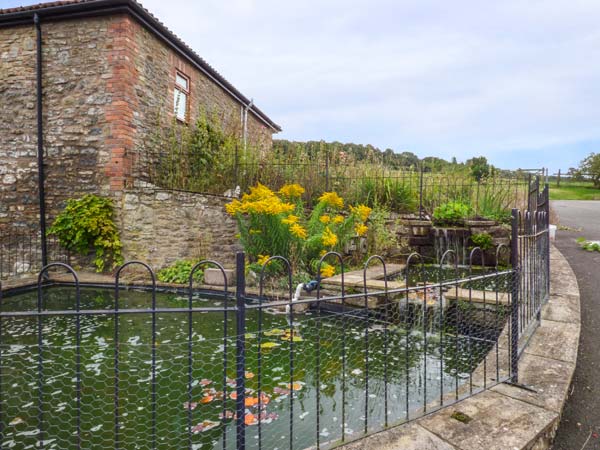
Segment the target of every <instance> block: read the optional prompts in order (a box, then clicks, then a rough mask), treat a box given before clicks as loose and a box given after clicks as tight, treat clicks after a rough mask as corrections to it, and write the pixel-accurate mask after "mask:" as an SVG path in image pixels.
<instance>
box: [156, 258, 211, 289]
mask: <svg viewBox="0 0 600 450" xmlns="http://www.w3.org/2000/svg"><path fill="white" fill-rule="evenodd" d="M196 263H197V261H190V260H185V259H182V260H179V261H175V262H174V263H173V264H171V265H170V266H168V267H165V268H164V269H161V270H159V271H158V273H157V277H158V281H162V282H163V283H178V284H186V283H189V281H190V273H191V272H192V268H193V267H194V265H195V264H196ZM203 279H204V272H203V270H202V269H198V270H196V271H195V272H194V281H196V282H198V283H202V280H203Z"/></svg>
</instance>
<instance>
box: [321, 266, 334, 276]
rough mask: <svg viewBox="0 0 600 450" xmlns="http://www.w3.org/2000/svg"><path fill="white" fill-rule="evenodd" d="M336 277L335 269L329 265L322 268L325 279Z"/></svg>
mask: <svg viewBox="0 0 600 450" xmlns="http://www.w3.org/2000/svg"><path fill="white" fill-rule="evenodd" d="M334 275H335V267H334V266H331V265H329V264H323V265H322V266H321V276H322V277H323V278H329V277H332V276H334Z"/></svg>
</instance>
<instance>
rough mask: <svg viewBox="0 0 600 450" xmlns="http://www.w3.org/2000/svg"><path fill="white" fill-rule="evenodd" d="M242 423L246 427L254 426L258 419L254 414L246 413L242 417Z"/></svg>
mask: <svg viewBox="0 0 600 450" xmlns="http://www.w3.org/2000/svg"><path fill="white" fill-rule="evenodd" d="M244 423H245V424H246V426H250V425H256V424H257V423H258V418H257V417H256V416H255V415H254V414H251V413H248V414H246V416H245V417H244Z"/></svg>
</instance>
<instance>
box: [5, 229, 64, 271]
mask: <svg viewBox="0 0 600 450" xmlns="http://www.w3.org/2000/svg"><path fill="white" fill-rule="evenodd" d="M46 243H47V246H48V258H49V260H50V261H57V262H65V263H66V262H69V259H70V254H69V252H68V251H67V250H65V249H63V248H62V247H61V246H60V244H59V242H58V240H57V239H56V237H54V236H50V237H49V238H48V239H47V240H46ZM41 247H42V244H41V238H40V232H39V230H31V229H28V228H23V229H21V228H6V229H3V230H0V280H6V279H11V278H13V279H14V278H18V277H22V276H27V275H31V274H35V273H37V272H39V271H40V270H41V269H42V263H41V261H42V249H41Z"/></svg>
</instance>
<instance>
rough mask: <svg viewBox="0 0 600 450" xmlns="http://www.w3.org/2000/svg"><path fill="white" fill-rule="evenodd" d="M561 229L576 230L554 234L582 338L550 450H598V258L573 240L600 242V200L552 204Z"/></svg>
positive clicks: (599, 419)
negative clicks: (572, 287) (572, 286)
mask: <svg viewBox="0 0 600 450" xmlns="http://www.w3.org/2000/svg"><path fill="white" fill-rule="evenodd" d="M552 207H553V208H554V210H555V211H556V212H557V213H558V215H559V218H560V224H561V225H566V226H569V227H573V228H581V231H558V233H557V239H556V246H557V247H558V249H559V250H560V251H561V252H562V253H563V254H564V255H565V257H566V258H567V260H568V261H569V263H570V264H571V267H572V268H573V271H574V272H575V275H576V277H577V281H578V283H579V290H580V293H581V325H582V327H581V335H580V339H579V354H578V359H577V368H576V369H575V375H574V377H573V385H572V387H571V389H572V394H571V397H570V398H569V400H568V401H567V404H566V406H565V409H564V413H563V417H562V420H561V423H560V426H559V429H558V432H557V435H556V440H555V443H554V447H553V450H580V449H582V448H584V446H585V450H590V449H600V253H598V252H593V253H589V252H585V251H583V250H581V249H580V248H579V246H578V245H577V243H576V242H575V240H576V239H577V238H578V237H580V236H583V237H585V238H587V239H594V240H600V201H554V202H552Z"/></svg>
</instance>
